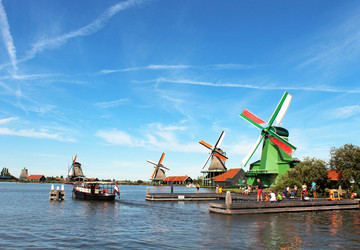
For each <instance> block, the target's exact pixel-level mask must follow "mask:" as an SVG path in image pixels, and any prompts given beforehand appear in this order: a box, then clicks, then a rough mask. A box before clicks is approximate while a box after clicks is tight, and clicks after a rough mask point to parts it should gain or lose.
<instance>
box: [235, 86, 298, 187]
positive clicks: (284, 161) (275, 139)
mask: <svg viewBox="0 0 360 250" xmlns="http://www.w3.org/2000/svg"><path fill="white" fill-rule="evenodd" d="M291 99H292V96H291V95H290V94H289V93H287V92H285V93H284V95H283V97H282V98H281V100H280V102H279V104H278V106H277V107H276V109H275V111H274V113H273V115H272V116H271V118H270V120H269V122H268V123H266V122H265V121H263V120H262V119H260V118H259V117H257V116H255V115H254V114H252V113H251V112H249V111H248V110H246V109H244V111H243V112H242V113H241V114H240V116H241V117H242V118H244V119H245V120H247V121H248V122H250V123H251V124H252V125H254V126H255V127H257V128H258V129H260V130H261V133H260V137H259V139H258V140H257V142H256V144H255V147H254V148H253V149H252V150H251V151H250V152H249V154H248V155H247V156H246V157H245V158H244V159H243V160H242V165H243V167H246V165H247V164H248V163H249V161H250V159H251V157H252V156H253V155H254V153H255V152H256V150H257V149H258V147H259V145H260V144H261V142H262V141H263V140H264V142H263V146H262V152H261V159H260V160H259V161H256V162H253V163H251V164H250V169H249V171H248V172H246V174H245V175H246V176H247V178H248V179H247V183H248V184H250V185H256V180H257V179H260V180H261V181H263V182H264V184H265V186H268V187H269V186H271V185H272V184H275V183H276V180H277V178H278V177H279V176H281V175H282V174H284V173H286V171H287V170H288V169H289V168H293V167H294V166H295V165H296V164H298V163H299V160H298V159H296V158H292V157H291V154H292V153H293V152H294V151H295V150H296V147H295V146H294V145H292V144H291V143H290V142H289V141H288V137H289V132H288V131H287V130H286V129H284V128H282V127H278V125H279V124H280V123H281V120H282V119H283V117H284V115H285V113H286V111H287V109H288V107H289V105H290V102H291Z"/></svg>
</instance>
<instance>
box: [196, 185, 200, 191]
mask: <svg viewBox="0 0 360 250" xmlns="http://www.w3.org/2000/svg"><path fill="white" fill-rule="evenodd" d="M199 189H200V185H199V183H198V184H196V194H199V193H200V192H199Z"/></svg>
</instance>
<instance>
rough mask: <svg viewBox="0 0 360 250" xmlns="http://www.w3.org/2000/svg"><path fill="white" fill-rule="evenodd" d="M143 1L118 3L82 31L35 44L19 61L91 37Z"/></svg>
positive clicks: (131, 0) (133, 0) (78, 30)
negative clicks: (122, 12)
mask: <svg viewBox="0 0 360 250" xmlns="http://www.w3.org/2000/svg"><path fill="white" fill-rule="evenodd" d="M142 2H143V1H141V0H129V1H125V2H120V3H117V4H115V5H113V6H111V7H110V8H109V9H107V10H106V11H105V12H104V13H103V14H102V15H100V16H99V17H98V18H97V19H95V20H94V21H92V22H91V23H89V24H88V25H85V26H84V27H81V28H80V29H77V30H74V31H71V32H69V33H66V34H64V35H61V36H58V37H55V38H50V39H44V40H41V41H39V42H37V43H35V44H34V45H33V47H32V49H31V50H30V51H29V52H28V53H27V55H26V56H25V57H24V58H22V59H21V60H19V61H26V60H28V59H31V58H33V57H35V55H36V54H38V53H39V52H42V51H43V50H45V49H51V48H56V47H59V46H61V45H63V44H65V43H67V42H68V41H69V40H70V39H72V38H75V37H79V36H88V35H91V34H93V33H95V32H97V31H99V30H100V29H102V28H103V27H104V26H105V24H106V22H107V21H108V20H109V19H110V18H112V17H113V16H114V15H115V14H117V13H118V12H119V11H122V10H125V9H127V8H130V7H132V6H134V5H137V4H139V3H142Z"/></svg>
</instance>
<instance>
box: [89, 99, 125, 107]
mask: <svg viewBox="0 0 360 250" xmlns="http://www.w3.org/2000/svg"><path fill="white" fill-rule="evenodd" d="M128 101H129V99H126V98H124V99H119V100H114V101H109V102H98V103H95V106H97V107H99V108H102V109H106V108H114V107H117V106H120V105H123V104H125V103H127V102H128Z"/></svg>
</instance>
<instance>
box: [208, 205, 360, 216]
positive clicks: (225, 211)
mask: <svg viewBox="0 0 360 250" xmlns="http://www.w3.org/2000/svg"><path fill="white" fill-rule="evenodd" d="M345 209H346V210H347V209H359V206H358V205H354V204H353V205H342V206H339V205H336V206H320V207H286V208H266V209H265V208H259V209H240V210H237V209H222V208H216V207H210V208H209V211H210V212H214V213H221V214H229V215H230V214H260V213H281V212H310V211H327V210H345Z"/></svg>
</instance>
